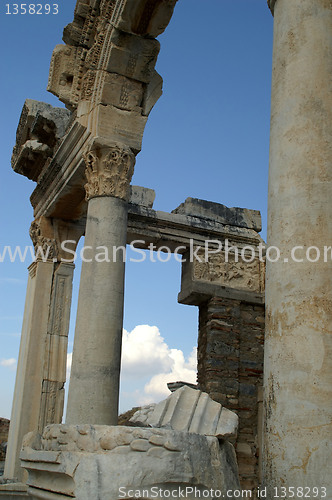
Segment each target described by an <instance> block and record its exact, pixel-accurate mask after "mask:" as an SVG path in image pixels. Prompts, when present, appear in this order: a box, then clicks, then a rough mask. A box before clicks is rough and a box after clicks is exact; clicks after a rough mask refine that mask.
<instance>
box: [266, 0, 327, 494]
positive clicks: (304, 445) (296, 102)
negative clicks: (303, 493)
mask: <svg viewBox="0 0 332 500" xmlns="http://www.w3.org/2000/svg"><path fill="white" fill-rule="evenodd" d="M271 7H274V17H275V21H274V53H273V81H272V115H271V146H270V174H269V209H268V245H270V246H277V247H278V248H279V250H280V252H281V258H280V259H279V261H278V262H275V263H269V262H268V263H267V284H266V307H267V325H266V341H265V349H266V350H265V375H264V385H265V434H264V441H265V454H264V482H265V484H266V485H267V486H269V487H270V488H271V489H272V488H273V487H278V488H280V486H284V487H285V488H288V487H309V488H313V487H318V488H320V487H324V488H327V498H330V497H331V495H332V476H331V474H330V470H329V465H330V464H331V463H332V424H331V422H332V385H331V378H332V316H331V311H332V302H331V290H332V281H331V276H332V263H331V249H330V250H328V251H327V253H326V254H325V258H324V246H325V247H328V246H329V247H330V248H331V237H332V207H331V200H332V58H331V53H332V36H331V35H332V7H331V2H330V1H328V0H291V1H289V0H277V1H273V2H271ZM292 252H293V253H292ZM324 260H325V261H324ZM310 494H312V490H311V493H310ZM322 494H323V493H322Z"/></svg>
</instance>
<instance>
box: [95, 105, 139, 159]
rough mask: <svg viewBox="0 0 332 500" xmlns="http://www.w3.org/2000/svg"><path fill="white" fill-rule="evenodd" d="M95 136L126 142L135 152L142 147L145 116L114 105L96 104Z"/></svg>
mask: <svg viewBox="0 0 332 500" xmlns="http://www.w3.org/2000/svg"><path fill="white" fill-rule="evenodd" d="M94 116H95V123H96V136H97V137H99V138H100V139H101V140H104V141H106V140H109V141H112V142H119V143H122V144H126V145H127V146H128V147H129V148H131V149H132V150H133V151H134V153H135V154H137V153H138V152H139V151H140V150H141V149H142V139H143V133H144V128H145V125H146V122H147V116H142V115H141V114H140V113H136V112H134V111H126V110H123V109H118V108H116V107H114V106H103V105H98V106H97V108H96V109H95V110H94Z"/></svg>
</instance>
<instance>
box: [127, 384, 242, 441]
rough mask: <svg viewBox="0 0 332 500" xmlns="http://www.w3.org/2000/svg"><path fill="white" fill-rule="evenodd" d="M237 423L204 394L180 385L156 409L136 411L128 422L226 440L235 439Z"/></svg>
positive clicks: (235, 418)
mask: <svg viewBox="0 0 332 500" xmlns="http://www.w3.org/2000/svg"><path fill="white" fill-rule="evenodd" d="M238 420H239V419H238V416H237V415H236V413H234V412H232V411H230V410H228V409H227V408H223V407H222V406H221V404H220V403H217V402H216V401H213V400H212V399H211V398H210V396H209V395H208V394H207V393H206V392H202V391H199V390H196V389H192V388H190V387H188V386H183V387H181V389H178V390H177V391H175V392H173V393H172V394H171V395H170V396H169V397H168V398H167V399H165V400H164V401H161V402H160V403H158V404H156V405H155V406H153V405H149V406H145V407H143V408H141V409H140V410H138V411H137V412H136V413H135V414H134V415H133V417H132V418H131V419H130V422H132V423H135V424H140V425H145V426H150V427H157V428H167V429H173V430H176V431H182V432H190V433H195V434H203V435H205V436H215V437H217V438H218V439H227V438H233V437H236V435H237V428H238Z"/></svg>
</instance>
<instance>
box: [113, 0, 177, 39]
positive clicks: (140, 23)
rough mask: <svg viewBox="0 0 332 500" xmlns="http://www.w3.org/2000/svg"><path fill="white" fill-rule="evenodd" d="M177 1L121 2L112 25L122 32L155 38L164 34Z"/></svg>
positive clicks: (147, 0) (128, 0) (129, 0)
mask: <svg viewBox="0 0 332 500" xmlns="http://www.w3.org/2000/svg"><path fill="white" fill-rule="evenodd" d="M176 2H177V0H127V1H126V0H122V2H118V3H119V4H121V7H119V8H118V9H115V10H114V14H113V17H112V24H114V25H115V26H116V27H117V28H119V29H121V30H122V31H126V32H128V33H135V34H137V35H141V36H149V37H153V38H156V37H157V36H158V35H160V34H161V33H163V32H164V30H165V29H166V27H167V26H168V24H169V22H170V20H171V17H172V15H173V11H174V7H175V4H176Z"/></svg>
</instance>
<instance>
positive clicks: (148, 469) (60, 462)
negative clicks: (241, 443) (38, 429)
mask: <svg viewBox="0 0 332 500" xmlns="http://www.w3.org/2000/svg"><path fill="white" fill-rule="evenodd" d="M21 459H22V466H23V467H25V468H26V469H27V471H28V473H29V477H28V481H27V484H28V486H29V488H28V493H29V494H30V495H31V496H32V498H33V499H34V500H36V499H43V500H50V499H53V500H57V499H58V500H62V499H63V500H65V499H68V498H77V499H80V500H91V499H94V498H101V499H105V500H106V499H107V500H117V499H119V498H157V499H160V500H161V499H162V498H172V497H173V498H178V497H179V492H182V493H180V497H181V496H184V497H185V498H190V499H194V498H199V497H201V498H209V499H211V500H212V498H219V497H220V498H226V495H227V498H237V497H238V496H237V495H238V493H239V491H238V490H239V487H240V485H239V481H238V474H237V465H236V459H235V453H234V449H233V446H232V445H231V444H230V443H228V442H227V441H220V442H219V441H218V439H217V438H216V437H210V436H204V435H201V434H190V433H187V432H179V431H174V430H172V429H153V428H144V427H136V428H135V427H123V426H116V427H111V426H100V425H96V426H92V425H78V426H75V425H52V426H48V427H46V428H45V430H44V433H43V436H42V438H41V440H40V436H39V438H38V436H37V437H36V436H33V435H28V436H26V438H25V443H24V448H23V450H22V452H21ZM211 490H213V491H217V494H214V493H213V492H211ZM235 490H237V495H235V496H234V497H233V495H232V492H233V491H235Z"/></svg>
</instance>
